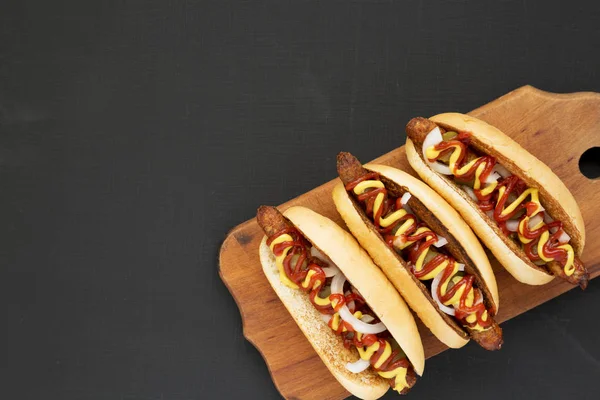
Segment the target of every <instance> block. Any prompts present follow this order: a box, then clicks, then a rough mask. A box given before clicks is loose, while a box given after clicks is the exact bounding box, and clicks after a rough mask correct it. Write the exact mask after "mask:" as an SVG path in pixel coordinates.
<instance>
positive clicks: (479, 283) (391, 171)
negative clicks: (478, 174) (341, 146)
mask: <svg viewBox="0 0 600 400" xmlns="http://www.w3.org/2000/svg"><path fill="white" fill-rule="evenodd" d="M337 169H338V173H339V176H340V179H341V182H339V183H338V184H337V185H336V187H335V188H334V190H333V200H334V203H335V206H336V208H337V210H338V212H339V213H340V215H341V216H342V218H343V219H344V221H345V223H346V225H347V226H348V228H349V229H350V231H351V232H352V234H353V235H354V236H355V237H356V238H357V240H358V241H359V243H360V244H361V245H362V247H363V248H364V249H365V250H367V251H368V252H369V254H370V255H371V257H372V258H373V260H374V261H375V263H376V264H377V265H378V266H379V267H380V268H381V269H382V271H383V272H384V273H385V274H386V275H387V276H388V278H389V279H390V281H391V282H392V283H393V284H394V286H395V287H396V288H397V289H398V291H399V292H400V293H401V294H402V295H403V297H404V299H405V300H406V302H407V303H408V304H409V305H410V307H411V308H412V309H413V310H414V311H415V312H416V313H417V315H418V316H419V318H420V319H421V320H422V321H423V322H424V323H425V325H427V327H428V328H429V329H430V330H431V331H432V333H433V334H434V335H435V336H436V337H437V338H438V339H439V340H440V341H442V342H443V343H445V344H446V345H447V346H449V347H453V348H458V347H462V346H464V345H465V344H466V343H467V342H468V340H469V338H472V339H474V340H475V341H476V342H477V343H479V344H480V345H481V346H482V347H484V348H485V349H488V350H497V349H499V348H500V347H501V345H502V342H503V339H502V330H501V328H500V327H499V326H498V324H497V323H496V322H495V321H494V316H495V315H496V313H497V311H498V304H499V300H498V289H497V286H496V280H495V277H494V274H493V272H492V269H491V266H490V264H489V261H488V259H487V257H486V255H485V252H484V250H483V248H482V247H481V245H480V244H479V242H478V240H477V238H476V237H475V235H474V234H473V232H472V231H471V230H470V229H469V227H468V226H467V225H466V223H465V222H464V221H463V220H462V218H460V216H459V215H458V213H456V211H455V210H453V209H452V208H451V207H450V206H449V205H448V203H446V202H445V201H444V200H443V199H442V198H441V197H440V196H439V195H438V194H437V193H435V192H434V191H433V190H431V189H430V188H429V187H428V186H427V185H425V184H424V183H423V182H421V181H419V180H418V179H416V178H414V177H412V176H410V175H408V174H407V173H405V172H403V171H400V170H398V169H395V168H391V167H387V166H383V165H374V164H373V165H365V166H364V167H363V166H362V165H361V164H360V162H359V161H358V160H357V159H356V158H355V157H354V156H352V155H351V154H350V153H340V154H339V155H338V159H337Z"/></svg>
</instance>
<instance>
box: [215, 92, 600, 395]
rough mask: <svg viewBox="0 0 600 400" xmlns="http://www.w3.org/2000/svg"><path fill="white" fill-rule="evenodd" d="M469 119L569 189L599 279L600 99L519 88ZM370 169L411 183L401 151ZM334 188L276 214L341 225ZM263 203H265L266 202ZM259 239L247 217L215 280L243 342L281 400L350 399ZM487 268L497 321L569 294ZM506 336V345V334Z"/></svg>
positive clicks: (428, 347)
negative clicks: (285, 298) (283, 291)
mask: <svg viewBox="0 0 600 400" xmlns="http://www.w3.org/2000/svg"><path fill="white" fill-rule="evenodd" d="M439 111H440V112H444V111H451V110H439ZM469 114H470V115H473V116H475V117H477V118H480V119H482V120H484V121H486V122H488V123H490V124H492V125H494V126H496V127H498V128H499V129H501V130H502V131H504V132H505V133H506V134H508V135H509V136H511V137H512V138H513V139H515V140H516V141H517V142H518V143H520V144H521V145H522V146H523V147H524V148H525V149H527V150H528V151H529V152H531V153H532V154H534V155H535V156H537V157H538V158H539V159H540V160H542V161H543V162H545V163H546V164H547V165H549V166H550V167H551V168H552V170H554V172H555V173H556V174H557V175H558V176H559V177H560V178H561V179H562V180H563V181H564V182H565V183H566V185H567V187H568V188H569V190H571V192H572V193H573V195H574V196H575V199H576V200H577V203H578V204H579V207H580V208H581V211H582V214H583V218H584V221H585V229H586V233H587V241H586V242H587V245H586V247H585V249H584V252H583V257H582V261H583V262H584V263H585V264H586V265H587V267H588V269H589V270H590V273H591V276H592V277H596V276H598V275H599V274H600V241H599V240H598V239H599V238H600V216H599V215H600V178H597V179H594V180H591V179H588V178H586V177H585V176H584V175H583V174H582V173H581V171H580V170H579V159H580V157H581V155H582V154H583V153H584V152H585V151H586V150H588V149H590V148H592V147H598V146H600V94H598V93H573V94H553V93H547V92H543V91H540V90H538V89H535V88H533V87H531V86H523V87H521V88H519V89H517V90H514V91H512V92H510V93H508V94H506V95H504V96H502V97H500V98H499V99H496V100H494V101H492V102H491V103H488V104H486V105H484V106H482V107H480V108H478V109H476V110H474V111H471V112H470V113H469ZM398 129H403V127H398ZM362 161H367V160H362ZM375 162H378V163H381V164H387V165H391V166H394V167H396V168H400V169H403V170H405V171H408V172H410V173H411V174H413V175H415V176H416V173H415V172H414V171H413V170H412V169H411V168H410V166H409V164H408V161H407V160H406V156H405V152H404V147H400V148H397V149H395V150H392V151H390V152H389V153H387V154H384V155H382V156H381V157H379V158H377V159H376V160H375ZM334 167H335V166H333V165H332V168H334ZM334 182H335V181H330V182H327V183H325V184H323V185H321V186H319V187H317V188H315V189H313V190H311V191H310V192H308V193H305V194H303V195H301V196H299V197H297V198H295V199H293V200H290V201H288V202H287V203H285V204H282V205H280V206H279V209H280V210H281V211H283V210H285V209H286V208H288V207H290V206H297V205H301V206H306V207H309V208H311V209H313V210H314V211H316V212H318V213H320V214H323V215H325V216H327V217H329V218H331V219H333V220H334V221H336V222H337V223H339V224H340V225H342V226H344V225H343V222H342V220H341V218H340V217H339V215H338V214H337V212H336V210H335V207H334V205H333V201H332V200H331V195H330V192H331V189H332V187H333V185H334ZM265 202H266V203H268V199H265ZM262 237H263V232H262V231H261V229H260V227H259V226H258V225H257V223H256V222H255V219H254V218H252V219H250V220H248V221H246V222H244V223H243V224H241V225H238V226H237V227H235V228H233V229H232V230H231V232H230V233H229V235H228V236H227V238H226V239H225V241H224V242H223V245H222V247H221V252H220V260H219V263H220V276H221V279H222V280H223V282H225V285H226V286H227V287H228V288H229V291H230V292H231V294H232V296H233V297H234V299H235V300H236V302H237V305H238V307H239V309H240V312H241V314H242V321H243V327H244V336H245V337H246V338H247V339H248V340H249V341H250V342H251V343H253V344H254V346H256V348H257V349H258V350H259V351H260V353H261V354H262V356H263V357H264V359H265V362H266V363H267V366H268V368H269V371H270V372H271V376H272V378H273V382H274V383H275V386H277V389H279V392H280V393H281V394H282V395H283V396H284V397H285V398H288V399H289V398H302V399H341V398H344V397H347V396H348V395H349V393H348V392H346V390H344V388H343V387H342V386H341V385H340V384H339V383H338V382H337V381H336V380H335V378H333V376H332V375H331V374H330V373H329V371H328V370H327V369H326V367H325V366H324V365H323V363H322V362H321V359H320V358H319V357H318V356H317V354H316V353H315V352H314V350H313V349H312V347H311V346H310V344H309V343H308V341H307V340H306V338H305V337H304V335H303V334H302V333H301V332H300V329H299V328H298V327H297V325H296V323H295V322H294V321H293V319H292V317H291V316H290V315H289V314H288V312H287V311H286V309H285V308H284V306H283V305H282V304H281V302H280V301H279V298H278V297H277V295H276V294H275V292H273V290H272V288H271V286H270V285H269V283H268V282H267V279H266V278H265V276H264V275H263V272H262V268H261V266H260V262H259V259H258V246H259V243H260V241H261V239H262ZM492 265H493V268H494V272H495V273H496V279H497V282H498V289H499V292H500V312H499V314H498V316H497V320H498V322H504V321H506V320H509V319H511V318H513V317H515V316H517V315H519V314H521V313H524V312H525V311H527V310H530V309H531V308H533V307H536V306H538V305H539V304H542V303H544V302H546V301H548V300H550V299H552V298H554V297H556V296H558V295H560V294H562V293H564V292H566V291H567V290H570V289H573V287H572V286H571V285H569V284H567V283H565V282H562V281H561V280H559V279H555V280H553V281H552V282H551V283H549V284H547V285H544V286H527V285H524V284H521V283H519V282H517V281H516V280H515V279H514V278H513V277H512V276H511V275H510V274H508V272H506V271H505V270H504V269H503V268H502V267H501V266H500V265H499V264H498V263H497V262H496V260H492ZM576 290H579V289H576ZM266 321H268V323H265V322H266ZM419 331H420V333H421V338H422V340H423V346H424V348H425V356H426V357H427V358H429V357H432V356H434V355H436V354H438V353H440V352H442V351H444V350H446V347H445V346H444V345H443V344H442V343H440V342H439V341H438V340H437V339H436V338H435V337H434V336H433V335H432V334H431V333H430V332H429V331H428V330H427V328H425V327H424V326H423V325H422V324H421V323H420V322H419ZM507 335H508V339H507V340H510V332H507ZM459 351H460V350H459Z"/></svg>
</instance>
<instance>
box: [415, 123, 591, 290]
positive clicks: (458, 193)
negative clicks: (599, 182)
mask: <svg viewBox="0 0 600 400" xmlns="http://www.w3.org/2000/svg"><path fill="white" fill-rule="evenodd" d="M430 120H431V121H433V122H435V123H437V124H438V125H440V126H442V127H443V128H445V129H448V130H453V131H460V132H469V133H471V135H472V136H471V144H472V145H473V146H474V147H475V148H477V149H478V150H480V151H482V152H484V153H486V154H489V155H491V156H493V157H495V158H496V159H497V160H498V162H500V163H501V164H502V165H503V166H504V167H505V168H506V169H507V170H508V171H509V172H511V173H512V174H514V175H516V176H518V177H519V178H521V179H522V180H523V181H525V183H527V185H528V186H530V187H534V188H537V189H539V192H540V201H541V203H542V205H543V207H544V208H545V209H546V210H547V211H548V213H549V214H550V215H551V216H552V217H554V218H555V219H558V220H561V221H562V222H563V226H564V230H565V231H566V232H567V233H568V234H569V235H570V236H571V243H572V245H573V248H574V250H575V253H576V254H577V255H580V254H581V252H582V250H583V247H584V243H585V227H584V223H583V217H582V216H581V211H580V210H579V207H578V206H577V203H576V201H575V199H574V197H573V195H572V194H571V193H570V192H569V190H568V189H567V188H566V186H565V184H564V183H563V182H562V181H561V180H560V179H559V178H558V177H557V176H556V174H554V172H552V170H551V169H550V168H549V167H548V166H547V165H546V164H544V163H543V162H541V161H540V160H538V159H537V158H536V157H535V156H533V155H532V154H530V153H529V152H527V151H526V150H525V149H523V148H522V147H521V146H520V145H519V144H518V143H516V142H515V141H514V140H512V139H511V138H510V137H508V136H507V135H505V134H504V133H503V132H501V131H500V130H499V129H497V128H495V127H493V126H491V125H489V124H487V123H485V122H483V121H481V120H479V119H477V118H474V117H471V116H468V115H464V114H459V113H445V114H439V115H436V116H434V117H431V118H430ZM406 155H407V157H408V161H409V163H410V165H411V166H412V167H413V169H414V170H415V171H416V172H417V173H418V174H419V176H420V177H421V178H422V179H423V180H424V181H425V182H426V183H427V184H428V185H429V186H431V187H432V188H434V189H435V190H436V191H437V192H438V193H440V194H441V195H442V196H443V197H444V198H445V199H446V200H447V201H448V202H449V203H450V204H451V205H452V206H453V207H454V208H455V209H456V210H457V211H458V212H459V213H460V214H461V215H462V217H463V218H464V219H465V220H466V221H467V223H468V224H469V225H470V226H471V228H472V229H473V230H474V231H475V233H476V234H477V236H479V238H480V239H481V240H482V241H483V243H484V244H485V245H486V246H487V247H488V248H489V249H490V251H491V252H492V253H493V254H494V256H495V257H496V258H497V259H498V261H500V263H501V264H503V265H504V267H505V268H506V269H507V270H508V271H509V272H510V273H511V275H513V276H514V277H515V278H516V279H517V280H519V281H521V282H523V283H527V284H530V285H543V284H545V283H548V282H550V281H551V280H552V279H554V276H553V275H551V274H550V273H548V271H547V270H546V269H544V268H542V267H539V266H537V265H535V264H533V263H532V262H531V261H530V260H529V259H528V258H527V256H526V255H525V253H524V252H523V250H522V249H521V248H520V246H518V245H517V244H516V243H515V242H514V241H512V240H511V239H510V238H509V237H507V236H506V235H504V234H503V233H502V232H501V231H500V229H499V228H498V226H497V225H496V224H495V223H494V222H493V221H492V219H490V218H489V217H488V216H487V215H486V214H485V213H483V212H482V211H481V210H480V209H479V207H477V204H476V203H475V202H474V201H473V200H472V199H470V198H469V196H468V195H466V193H464V192H463V191H462V190H461V189H459V188H458V187H457V186H456V185H455V184H454V183H453V182H451V181H450V180H449V179H448V178H446V177H445V176H443V175H440V174H438V173H437V172H435V171H433V170H432V169H431V167H430V166H429V165H427V163H425V160H424V159H423V155H422V151H421V148H420V144H415V143H414V142H413V141H412V140H411V139H407V141H406Z"/></svg>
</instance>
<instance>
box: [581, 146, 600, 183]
mask: <svg viewBox="0 0 600 400" xmlns="http://www.w3.org/2000/svg"><path fill="white" fill-rule="evenodd" d="M579 170H580V171H581V173H582V174H583V175H585V176H586V177H587V178H589V179H597V178H599V177H600V147H592V148H590V149H587V150H586V151H585V152H584V153H583V154H582V155H581V158H580V159H579Z"/></svg>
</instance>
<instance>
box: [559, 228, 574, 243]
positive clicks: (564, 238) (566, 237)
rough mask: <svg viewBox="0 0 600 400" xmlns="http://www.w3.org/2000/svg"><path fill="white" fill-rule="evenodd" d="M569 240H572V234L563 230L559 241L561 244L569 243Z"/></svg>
mask: <svg viewBox="0 0 600 400" xmlns="http://www.w3.org/2000/svg"><path fill="white" fill-rule="evenodd" d="M569 240H571V236H569V235H568V234H567V232H565V231H562V233H561V234H560V236H559V237H558V243H560V244H565V243H569Z"/></svg>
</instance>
